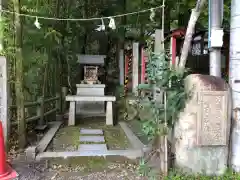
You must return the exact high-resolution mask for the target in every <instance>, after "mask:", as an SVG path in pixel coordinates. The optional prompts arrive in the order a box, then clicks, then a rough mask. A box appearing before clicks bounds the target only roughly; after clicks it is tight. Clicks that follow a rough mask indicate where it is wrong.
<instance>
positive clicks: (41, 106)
mask: <svg viewBox="0 0 240 180" xmlns="http://www.w3.org/2000/svg"><path fill="white" fill-rule="evenodd" d="M66 94H67V92H66V88H65V87H63V88H62V95H60V94H58V95H56V96H55V97H51V98H48V99H44V98H43V97H39V98H38V100H37V101H35V102H26V103H25V104H24V107H25V108H31V107H36V115H34V116H32V117H27V118H26V119H25V122H26V123H29V122H33V121H38V125H40V126H41V125H44V124H45V122H44V117H46V116H49V115H51V114H54V113H56V115H57V114H62V113H64V111H65V110H66V102H65V97H66ZM51 103H52V104H53V103H54V104H55V105H54V106H53V107H52V108H51V109H48V110H47V111H46V110H45V106H46V105H47V104H51ZM9 108H10V109H11V110H13V109H16V108H17V106H16V105H12V106H10V107H9ZM17 124H18V122H17V121H14V120H12V121H11V125H17Z"/></svg>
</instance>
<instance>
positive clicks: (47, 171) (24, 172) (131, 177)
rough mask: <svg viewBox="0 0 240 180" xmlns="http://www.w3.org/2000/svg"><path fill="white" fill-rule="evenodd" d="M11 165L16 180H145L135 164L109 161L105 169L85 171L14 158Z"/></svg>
mask: <svg viewBox="0 0 240 180" xmlns="http://www.w3.org/2000/svg"><path fill="white" fill-rule="evenodd" d="M11 164H12V167H13V168H14V169H15V170H16V171H17V173H18V174H19V177H18V178H17V179H16V180H146V178H143V177H139V176H138V175H137V174H136V166H135V165H133V164H124V163H121V164H119V163H109V164H108V165H107V167H106V168H105V170H101V171H93V172H91V169H90V170H89V171H90V172H86V171H84V170H83V169H81V168H79V167H77V166H76V167H71V168H69V166H68V167H67V166H64V165H54V166H52V165H51V166H50V165H49V163H48V161H42V162H26V161H24V160H20V159H15V160H14V161H13V162H12V163H11Z"/></svg>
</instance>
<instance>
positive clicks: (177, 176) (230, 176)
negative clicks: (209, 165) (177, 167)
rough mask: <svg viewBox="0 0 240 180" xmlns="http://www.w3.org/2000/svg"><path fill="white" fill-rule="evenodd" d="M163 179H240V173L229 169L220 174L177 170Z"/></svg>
mask: <svg viewBox="0 0 240 180" xmlns="http://www.w3.org/2000/svg"><path fill="white" fill-rule="evenodd" d="M164 179H165V180H190V179H191V180H225V179H226V180H227V179H229V180H240V175H239V174H237V173H234V172H233V171H231V170H229V171H227V172H226V173H225V174H224V175H222V176H218V177H216V176H204V175H186V174H183V173H179V172H177V171H171V172H170V173H169V175H168V177H166V178H164Z"/></svg>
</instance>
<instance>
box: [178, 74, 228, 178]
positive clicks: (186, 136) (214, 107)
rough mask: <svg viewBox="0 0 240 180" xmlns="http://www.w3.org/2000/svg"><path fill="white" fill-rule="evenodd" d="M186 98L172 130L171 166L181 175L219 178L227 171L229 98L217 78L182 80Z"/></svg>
mask: <svg viewBox="0 0 240 180" xmlns="http://www.w3.org/2000/svg"><path fill="white" fill-rule="evenodd" d="M185 87H186V90H187V92H188V93H189V95H190V97H189V99H188V101H187V103H186V107H185V109H184V111H183V112H181V113H180V116H179V120H178V121H177V122H176V124H175V127H174V138H175V142H174V145H175V154H176V159H175V165H176V166H177V167H178V168H180V169H182V170H183V171H185V172H191V173H204V174H207V175H221V174H223V173H224V172H225V170H226V168H227V166H226V165H227V160H228V145H229V144H228V142H229V136H230V113H231V96H230V89H229V87H228V84H227V83H226V82H225V81H224V80H223V79H221V78H218V77H214V76H209V75H200V74H193V75H189V76H188V77H187V78H186V85H185Z"/></svg>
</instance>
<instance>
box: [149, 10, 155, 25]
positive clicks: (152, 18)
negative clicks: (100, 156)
mask: <svg viewBox="0 0 240 180" xmlns="http://www.w3.org/2000/svg"><path fill="white" fill-rule="evenodd" d="M150 11H151V13H150V16H149V19H150V20H151V21H152V22H153V21H154V18H155V11H154V9H153V8H151V10H150Z"/></svg>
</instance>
